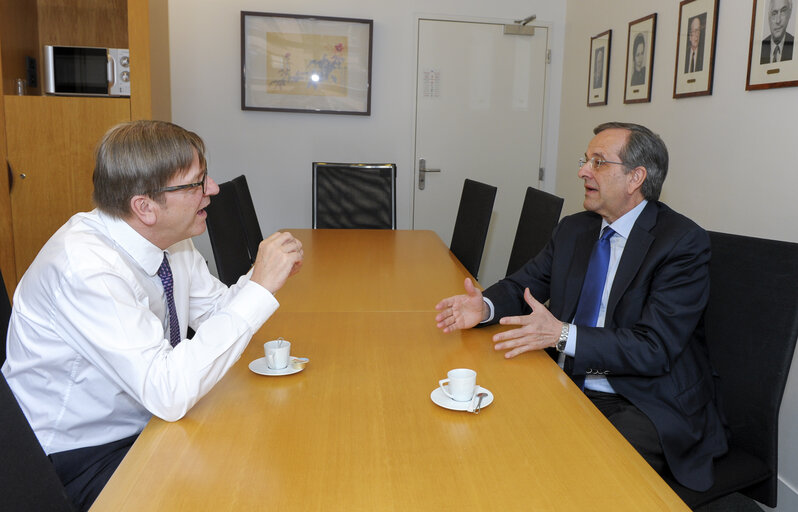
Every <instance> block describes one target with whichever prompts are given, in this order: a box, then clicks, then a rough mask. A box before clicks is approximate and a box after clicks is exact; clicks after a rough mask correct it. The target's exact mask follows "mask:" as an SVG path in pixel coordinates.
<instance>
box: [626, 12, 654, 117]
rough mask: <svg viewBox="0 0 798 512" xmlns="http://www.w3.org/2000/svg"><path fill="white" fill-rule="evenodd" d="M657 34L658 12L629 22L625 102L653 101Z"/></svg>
mask: <svg viewBox="0 0 798 512" xmlns="http://www.w3.org/2000/svg"><path fill="white" fill-rule="evenodd" d="M656 34H657V13H654V14H650V15H648V16H646V17H644V18H640V19H639V20H634V21H630V22H629V35H628V39H627V41H626V82H625V83H624V88H623V102H624V103H646V102H649V101H651V77H652V75H653V71H654V69H653V68H654V40H655V39H656Z"/></svg>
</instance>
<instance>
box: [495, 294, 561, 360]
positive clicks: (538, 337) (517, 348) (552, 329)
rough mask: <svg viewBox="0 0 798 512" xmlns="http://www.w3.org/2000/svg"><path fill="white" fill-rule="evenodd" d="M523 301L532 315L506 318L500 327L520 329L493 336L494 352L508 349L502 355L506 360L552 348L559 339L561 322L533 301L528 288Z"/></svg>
mask: <svg viewBox="0 0 798 512" xmlns="http://www.w3.org/2000/svg"><path fill="white" fill-rule="evenodd" d="M524 300H526V303H527V304H529V306H530V307H531V308H532V313H530V314H528V315H523V316H506V317H504V318H502V319H501V320H499V323H500V324H502V325H520V327H519V328H518V329H511V330H509V331H504V332H500V333H499V334H496V335H495V336H493V341H494V342H496V345H495V346H494V348H495V349H496V350H505V349H510V350H509V352H507V353H506V354H504V357H506V358H508V359H509V358H511V357H515V356H517V355H518V354H523V353H524V352H529V351H530V350H540V349H543V348H546V347H553V346H554V345H556V344H557V340H558V339H559V338H560V331H561V330H562V322H561V321H559V320H557V319H556V318H554V315H552V314H551V312H550V311H549V310H548V309H547V308H546V306H544V305H543V304H541V303H540V302H538V301H537V300H535V297H533V296H532V293H530V291H529V288H527V289H526V290H524ZM499 342H500V343H499Z"/></svg>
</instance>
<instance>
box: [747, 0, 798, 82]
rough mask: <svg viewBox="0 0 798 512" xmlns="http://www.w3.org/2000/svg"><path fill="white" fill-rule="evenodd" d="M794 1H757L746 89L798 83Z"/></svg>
mask: <svg viewBox="0 0 798 512" xmlns="http://www.w3.org/2000/svg"><path fill="white" fill-rule="evenodd" d="M795 11H796V9H795V8H794V6H793V0H754V11H753V13H752V14H751V41H750V44H749V46H748V75H747V77H746V83H745V89H746V90H747V91H750V90H754V89H771V88H774V87H794V86H796V85H798V54H794V53H793V43H794V39H795V38H794V36H795V14H796V13H795Z"/></svg>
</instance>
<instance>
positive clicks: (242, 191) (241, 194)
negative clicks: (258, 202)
mask: <svg viewBox="0 0 798 512" xmlns="http://www.w3.org/2000/svg"><path fill="white" fill-rule="evenodd" d="M232 182H233V186H234V187H235V189H236V195H237V196H238V206H239V209H240V212H241V222H243V224H244V234H245V235H246V237H247V248H248V251H249V260H250V263H255V258H256V257H257V256H258V246H259V245H260V243H261V242H262V241H263V232H262V231H261V230H260V223H259V222H258V214H257V213H256V212H255V204H254V203H253V202H252V194H250V192H249V185H247V177H246V176H244V175H243V174H242V175H241V176H239V177H237V178H233V180H232Z"/></svg>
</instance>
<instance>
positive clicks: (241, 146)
mask: <svg viewBox="0 0 798 512" xmlns="http://www.w3.org/2000/svg"><path fill="white" fill-rule="evenodd" d="M565 5H566V2H565V1H564V0H528V1H523V0H495V1H493V2H485V1H483V0H427V1H421V0H408V1H406V2H402V1H399V0H394V1H390V2H389V1H386V0H382V1H379V0H371V1H368V0H340V1H338V2H335V3H334V4H330V3H327V2H323V1H322V0H301V1H298V0H294V1H289V0H275V1H271V2H262V1H255V0H227V1H225V0H169V18H170V20H169V31H170V53H171V55H170V58H171V71H172V77H171V78H172V119H173V120H174V121H175V122H176V123H178V124H181V125H183V126H186V127H187V128H190V129H192V130H195V131H197V132H198V133H199V134H200V135H201V136H202V137H203V138H204V139H205V141H206V142H207V144H208V147H209V153H210V154H209V161H210V169H211V173H212V175H213V176H214V178H216V179H218V180H220V181H224V180H227V179H230V178H232V177H234V176H237V175H238V174H241V173H246V174H247V178H248V180H249V182H250V186H251V187H252V189H253V194H254V196H255V198H256V207H257V210H258V216H259V219H260V222H261V226H262V228H263V231H264V233H269V232H271V231H274V230H276V229H279V228H285V227H299V228H307V227H310V216H311V204H310V163H311V162H312V161H314V160H333V161H334V160H342V161H395V162H396V163H397V164H398V167H399V183H398V192H399V193H398V217H399V227H400V228H402V229H406V228H409V227H410V222H411V211H410V207H411V200H412V186H413V184H412V177H413V175H412V169H413V135H412V133H411V130H412V125H413V106H414V98H413V90H414V74H413V67H414V58H415V43H414V40H413V35H414V26H413V22H414V17H415V15H416V14H421V13H423V14H430V13H440V14H442V15H448V16H469V17H478V18H493V19H495V18H504V19H507V20H511V19H517V18H521V17H525V16H527V15H528V14H531V13H536V14H537V15H538V19H539V20H542V21H546V22H550V23H551V26H552V44H551V46H552V48H553V49H554V50H553V52H552V54H553V55H552V65H551V69H550V72H551V77H552V79H551V82H550V84H549V85H550V89H549V90H550V93H549V94H550V96H549V101H550V104H549V107H548V109H549V110H548V114H549V118H548V121H547V126H546V130H547V145H546V167H547V168H548V169H555V168H556V169H557V178H556V184H557V186H556V192H557V193H558V194H559V195H561V196H563V197H565V198H566V202H565V211H564V213H572V212H575V211H578V210H580V209H581V202H582V199H581V198H582V188H581V184H580V182H579V180H577V178H576V164H575V162H576V160H577V159H578V158H579V156H580V155H581V154H582V153H583V152H584V149H585V146H586V145H587V142H588V141H589V139H590V137H591V135H592V132H591V130H592V127H593V126H595V125H597V124H599V123H601V122H604V121H608V120H622V121H633V122H638V123H642V124H645V125H648V126H650V127H651V128H652V129H654V130H655V131H657V132H658V133H660V134H661V135H662V136H663V138H664V139H665V142H666V143H667V144H668V147H669V148H670V152H671V168H670V175H669V176H668V179H667V181H666V183H665V188H664V191H663V195H662V199H663V200H664V201H666V202H668V203H669V204H670V205H671V206H672V207H674V208H675V209H677V210H679V211H681V212H683V213H685V214H686V215H688V216H690V217H692V218H693V219H695V220H696V221H697V222H699V223H700V224H702V225H703V226H704V227H705V228H707V229H712V230H718V231H727V232H732V233H740V234H746V235H755V236H760V237H767V238H776V239H781V240H789V241H794V242H798V222H796V220H798V215H796V214H797V213H798V206H796V204H797V202H796V200H795V199H794V198H793V196H794V195H795V194H794V192H793V190H794V188H795V187H794V185H793V181H794V180H795V178H796V177H798V168H796V165H795V163H794V162H795V154H796V153H795V147H796V144H795V141H796V137H795V130H794V121H795V118H796V115H798V101H796V100H798V89H796V88H785V89H773V90H765V91H751V92H746V91H745V75H746V62H747V55H748V37H749V33H750V21H751V20H750V15H751V7H750V5H751V4H750V1H746V2H742V1H740V0H725V1H723V2H721V6H720V11H719V12H720V17H719V22H718V36H717V40H718V51H717V57H716V60H715V87H714V92H713V94H712V96H705V97H698V98H688V99H680V100H674V99H673V98H672V91H673V70H674V64H675V53H676V25H677V21H678V6H679V3H678V2H676V1H675V0H674V1H673V2H668V3H664V2H661V1H657V0H612V1H610V0H569V1H568V2H567V15H566V12H565ZM242 10H250V11H261V12H281V13H295V14H318V15H327V16H340V17H357V18H371V19H373V20H374V55H373V80H372V84H373V91H372V115H371V116H369V117H359V116H335V115H317V114H287V113H272V112H243V111H241V110H240V96H239V94H240V93H239V90H240V11H242ZM652 12H658V14H659V16H658V20H657V42H656V49H655V55H654V75H653V83H654V86H653V90H652V101H651V103H647V104H637V105H624V104H623V101H622V96H623V79H624V73H623V66H624V63H625V61H626V34H627V28H628V22H629V21H632V20H634V19H637V18H640V17H642V16H646V15H648V14H651V13H652ZM608 28H611V29H612V30H613V41H612V43H613V44H612V52H611V65H610V82H609V83H610V91H609V104H608V105H607V106H603V107H593V108H587V107H586V106H585V102H586V96H587V89H586V87H587V72H588V52H589V43H590V36H593V35H596V34H598V33H600V32H603V31H604V30H606V29H608ZM561 49H563V50H564V59H563V52H562V51H561ZM558 108H559V111H558ZM552 187H553V183H551V182H550V183H548V184H547V186H546V188H547V189H551V188H552ZM197 244H198V247H200V249H201V250H202V251H203V253H204V254H206V256H207V257H209V259H210V250H209V246H208V245H207V241H206V240H204V239H199V240H198V241H197ZM212 266H213V265H212ZM796 285H798V283H796ZM797 366H798V365H797ZM796 380H798V377H796V376H794V375H793V376H791V379H790V381H789V382H788V389H787V393H786V394H785V397H784V403H783V405H782V413H781V449H780V461H779V462H780V472H779V473H780V478H781V481H782V484H783V485H782V488H781V489H780V494H779V501H780V507H779V509H778V510H783V511H786V510H798V494H797V493H796V492H795V491H794V490H793V489H796V488H798V446H795V447H793V446H791V445H792V444H794V443H793V441H794V437H795V436H794V432H795V431H796V427H798V382H796Z"/></svg>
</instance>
